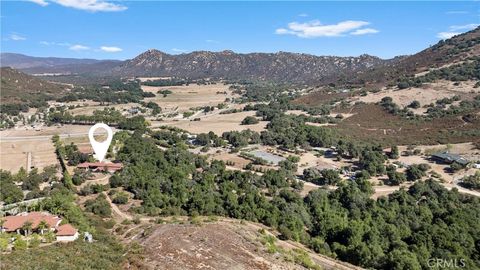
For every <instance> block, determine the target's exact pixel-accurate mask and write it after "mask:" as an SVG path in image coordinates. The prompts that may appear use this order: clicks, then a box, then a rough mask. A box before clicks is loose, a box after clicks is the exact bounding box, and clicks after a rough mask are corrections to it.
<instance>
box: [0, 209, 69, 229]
mask: <svg viewBox="0 0 480 270" xmlns="http://www.w3.org/2000/svg"><path fill="white" fill-rule="evenodd" d="M61 221H62V219H61V218H59V217H57V216H54V215H51V214H49V213H45V212H30V213H20V214H18V215H16V216H7V217H5V218H4V222H3V224H2V226H1V231H2V232H10V233H11V232H17V233H20V232H21V231H22V227H23V226H24V224H26V223H30V224H31V225H30V230H32V231H39V232H40V233H44V232H45V230H47V231H48V230H50V231H54V230H55V228H57V227H58V225H59V224H60V222H61ZM40 224H42V226H39V225H40ZM45 225H46V228H42V227H44V226H45Z"/></svg>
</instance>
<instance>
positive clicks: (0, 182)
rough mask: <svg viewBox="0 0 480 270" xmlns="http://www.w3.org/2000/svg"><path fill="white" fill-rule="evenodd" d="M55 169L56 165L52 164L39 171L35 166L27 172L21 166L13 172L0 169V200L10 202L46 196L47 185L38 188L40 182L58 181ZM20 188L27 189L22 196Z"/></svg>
mask: <svg viewBox="0 0 480 270" xmlns="http://www.w3.org/2000/svg"><path fill="white" fill-rule="evenodd" d="M57 171H58V170H57V167H56V166H54V165H51V166H47V167H45V168H44V169H43V171H42V172H41V173H39V171H38V169H37V168H34V169H32V170H31V171H30V172H28V173H27V171H26V170H25V169H24V168H23V167H22V168H20V170H19V171H18V172H17V173H15V174H12V173H11V172H9V171H5V170H0V201H3V202H5V203H6V204H10V203H16V202H21V201H23V200H24V199H26V200H30V199H34V198H38V197H43V196H47V195H48V194H49V187H47V188H44V189H43V190H40V184H41V183H55V182H58V180H59V179H58V178H57ZM17 184H20V185H17ZM22 190H23V191H28V193H26V195H25V196H24V193H23V191H22Z"/></svg>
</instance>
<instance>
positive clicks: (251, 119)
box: [242, 116, 259, 125]
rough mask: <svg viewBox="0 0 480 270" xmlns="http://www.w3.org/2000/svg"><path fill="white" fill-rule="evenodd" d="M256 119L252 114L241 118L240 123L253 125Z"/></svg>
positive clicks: (256, 122) (256, 121)
mask: <svg viewBox="0 0 480 270" xmlns="http://www.w3.org/2000/svg"><path fill="white" fill-rule="evenodd" d="M258 122H259V121H258V119H257V118H255V117H253V116H247V117H245V118H244V119H243V120H242V125H255V124H258Z"/></svg>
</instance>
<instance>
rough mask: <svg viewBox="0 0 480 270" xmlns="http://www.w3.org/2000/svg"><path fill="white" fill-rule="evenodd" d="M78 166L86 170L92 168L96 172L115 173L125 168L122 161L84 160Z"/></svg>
mask: <svg viewBox="0 0 480 270" xmlns="http://www.w3.org/2000/svg"><path fill="white" fill-rule="evenodd" d="M77 168H79V169H84V170H92V171H94V172H109V173H114V172H116V171H119V170H121V169H123V164H122V163H103V162H84V163H81V164H78V165H77Z"/></svg>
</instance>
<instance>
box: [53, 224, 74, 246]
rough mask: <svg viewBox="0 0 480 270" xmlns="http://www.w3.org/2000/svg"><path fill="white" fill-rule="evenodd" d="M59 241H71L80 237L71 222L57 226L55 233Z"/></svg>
mask: <svg viewBox="0 0 480 270" xmlns="http://www.w3.org/2000/svg"><path fill="white" fill-rule="evenodd" d="M55 235H56V236H57V241H59V242H71V241H75V240H77V238H78V230H77V229H75V228H74V227H73V226H72V225H70V224H63V225H61V226H59V227H58V228H57V232H56V234H55Z"/></svg>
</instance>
